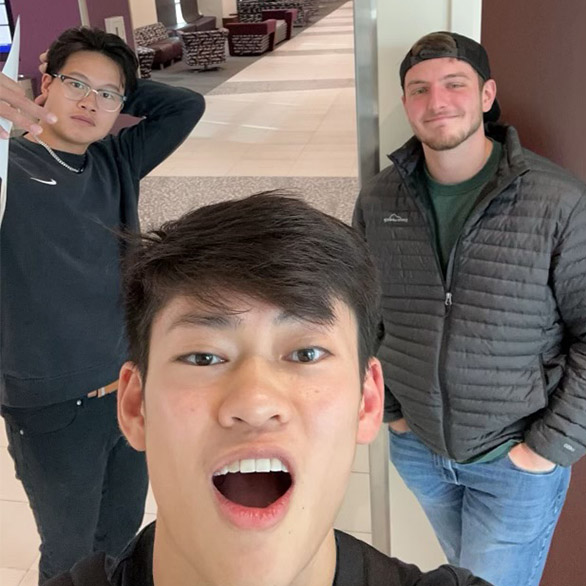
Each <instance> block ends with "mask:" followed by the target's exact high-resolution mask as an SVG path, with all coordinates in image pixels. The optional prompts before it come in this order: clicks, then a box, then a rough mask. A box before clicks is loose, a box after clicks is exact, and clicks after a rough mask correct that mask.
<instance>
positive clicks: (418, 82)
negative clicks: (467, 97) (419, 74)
mask: <svg viewBox="0 0 586 586" xmlns="http://www.w3.org/2000/svg"><path fill="white" fill-rule="evenodd" d="M456 77H463V78H464V79H470V76H468V75H467V74H466V73H464V72H461V73H449V74H448V75H444V76H443V77H442V78H441V79H440V81H444V80H446V79H454V78H456ZM425 83H429V81H426V80H424V79H413V80H411V81H410V82H409V83H408V84H407V87H411V86H412V85H421V84H425Z"/></svg>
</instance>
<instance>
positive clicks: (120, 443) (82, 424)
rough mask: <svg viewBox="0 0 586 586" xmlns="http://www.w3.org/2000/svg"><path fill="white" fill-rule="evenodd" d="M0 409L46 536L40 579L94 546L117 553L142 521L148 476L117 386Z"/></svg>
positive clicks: (66, 567)
mask: <svg viewBox="0 0 586 586" xmlns="http://www.w3.org/2000/svg"><path fill="white" fill-rule="evenodd" d="M2 415H3V417H4V419H5V420H6V430H7V433H8V451H9V452H10V455H11V456H12V458H13V460H14V464H15V468H16V476H17V478H19V479H20V480H21V481H22V484H23V486H24V489H25V492H26V494H27V496H28V499H29V502H30V505H31V508H32V510H33V514H34V517H35V521H36V524H37V529H38V531H39V535H40V537H41V547H40V550H41V560H40V562H39V583H40V584H42V583H43V582H44V581H46V580H48V579H49V578H50V577H52V576H55V575H56V574H60V573H62V572H64V571H66V570H69V569H70V568H71V566H73V564H75V562H77V561H78V560H80V559H81V558H84V557H86V556H88V555H90V554H92V553H93V552H94V551H105V552H106V553H108V554H111V555H117V554H118V553H120V552H121V551H122V549H123V548H124V546H125V544H126V542H127V541H128V540H130V539H132V537H133V536H134V535H135V533H136V531H137V529H138V528H139V527H140V524H141V522H142V517H143V514H144V504H145V499H146V493H147V488H148V478H147V471H146V462H145V457H144V454H143V453H139V452H136V451H135V450H133V449H132V448H131V447H130V446H129V445H128V443H127V441H126V439H125V438H124V437H123V436H122V434H121V433H120V430H119V428H118V421H117V418H116V393H111V394H110V395H106V396H105V397H102V398H99V399H98V398H92V399H88V398H83V399H79V400H75V399H74V400H72V401H66V402H64V403H59V404H56V405H49V406H47V407H41V408H34V409H33V408H15V407H6V406H3V407H2Z"/></svg>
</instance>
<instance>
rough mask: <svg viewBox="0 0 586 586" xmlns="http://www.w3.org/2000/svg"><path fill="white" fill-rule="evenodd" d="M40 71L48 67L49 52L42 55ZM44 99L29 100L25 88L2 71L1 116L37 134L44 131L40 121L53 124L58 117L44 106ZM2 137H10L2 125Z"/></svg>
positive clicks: (0, 88)
mask: <svg viewBox="0 0 586 586" xmlns="http://www.w3.org/2000/svg"><path fill="white" fill-rule="evenodd" d="M40 60H41V64H40V65H39V71H41V73H45V71H46V69H47V54H46V53H43V54H42V55H41V56H40ZM43 103H44V99H43V98H42V97H41V96H39V98H37V99H36V100H35V101H34V102H33V101H32V100H29V99H28V98H27V97H26V96H25V94H24V90H23V89H22V88H21V87H20V86H19V85H18V83H16V82H15V81H13V80H12V79H10V78H9V77H7V76H6V75H4V74H3V73H0V117H2V118H6V119H7V120H10V121H11V122H13V123H14V125H15V126H18V127H19V128H24V130H26V131H27V132H30V133H31V134H34V135H37V134H40V133H41V132H42V128H41V126H40V124H39V122H46V123H47V124H53V123H54V122H56V121H57V117H56V116H55V115H54V114H52V113H51V112H48V111H47V110H45V108H43ZM0 138H3V139H6V138H9V133H8V132H6V130H4V129H3V128H2V127H0Z"/></svg>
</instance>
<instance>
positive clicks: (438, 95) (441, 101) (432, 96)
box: [427, 86, 447, 112]
mask: <svg viewBox="0 0 586 586" xmlns="http://www.w3.org/2000/svg"><path fill="white" fill-rule="evenodd" d="M427 95H428V101H427V105H428V108H429V109H430V110H431V111H432V112H438V111H441V110H442V109H443V108H445V107H446V105H447V104H446V93H445V91H444V89H443V88H442V87H437V86H431V87H430V88H429V90H428V94H427Z"/></svg>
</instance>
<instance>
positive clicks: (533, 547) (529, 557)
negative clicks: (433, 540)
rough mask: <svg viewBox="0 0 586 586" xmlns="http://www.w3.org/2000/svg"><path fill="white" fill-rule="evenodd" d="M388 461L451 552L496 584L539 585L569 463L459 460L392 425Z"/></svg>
mask: <svg viewBox="0 0 586 586" xmlns="http://www.w3.org/2000/svg"><path fill="white" fill-rule="evenodd" d="M390 451H391V461H392V462H393V464H394V465H395V467H396V468H397V471H398V472H399V474H400V475H401V478H403V480H404V481H405V484H406V485H407V486H408V487H409V489H410V490H411V491H412V492H413V493H414V494H415V496H416V497H417V500H418V501H419V503H420V504H421V506H422V507H423V510H424V511H425V513H426V515H427V518H428V519H429V521H430V523H431V525H432V527H433V529H434V531H435V534H436V536H437V538H438V540H439V542H440V545H441V546H442V549H443V550H444V553H445V554H446V557H447V558H448V561H449V562H450V563H451V564H453V565H455V566H461V567H463V568H467V569H469V570H470V571H471V572H472V573H474V574H475V575H477V576H480V577H481V578H484V579H485V580H487V581H488V582H490V583H491V584H493V585H494V586H538V585H539V580H540V579H541V574H542V573H543V568H544V566H545V560H546V558H547V552H548V550H549V545H550V542H551V538H552V535H553V530H554V528H555V525H556V523H557V520H558V517H559V515H560V512H561V509H562V505H563V503H564V500H565V498H566V492H567V490H568V485H569V483H570V469H569V468H563V467H561V466H556V467H555V468H554V469H553V470H552V471H551V472H545V473H531V472H526V471H525V470H522V469H520V468H518V467H516V466H515V464H513V462H512V461H511V460H510V458H509V457H508V456H505V457H504V458H501V459H500V460H496V461H493V462H489V463H485V464H458V463H456V462H454V461H452V460H448V459H447V458H444V457H442V456H439V455H437V454H435V453H434V452H432V451H431V450H429V449H428V448H427V447H426V446H425V445H424V444H423V443H422V442H421V441H419V439H418V438H417V436H416V435H415V434H414V433H413V432H407V433H405V434H397V433H395V432H393V431H391V433H390Z"/></svg>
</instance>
